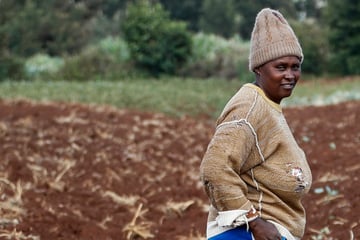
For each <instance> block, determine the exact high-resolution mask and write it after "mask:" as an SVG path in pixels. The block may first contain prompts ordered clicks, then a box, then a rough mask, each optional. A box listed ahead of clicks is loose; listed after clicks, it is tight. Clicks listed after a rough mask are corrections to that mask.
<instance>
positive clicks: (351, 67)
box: [327, 0, 360, 75]
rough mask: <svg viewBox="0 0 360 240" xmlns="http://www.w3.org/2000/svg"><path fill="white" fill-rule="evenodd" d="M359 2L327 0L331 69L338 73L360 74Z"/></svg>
mask: <svg viewBox="0 0 360 240" xmlns="http://www.w3.org/2000/svg"><path fill="white" fill-rule="evenodd" d="M359 16H360V1H352V0H344V1H337V0H329V1H328V7H327V20H328V24H329V27H330V36H329V41H330V47H331V49H332V64H333V66H332V67H331V69H336V71H338V73H340V74H345V75H351V74H360V68H359V66H360V17H359Z"/></svg>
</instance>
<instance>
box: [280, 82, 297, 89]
mask: <svg viewBox="0 0 360 240" xmlns="http://www.w3.org/2000/svg"><path fill="white" fill-rule="evenodd" d="M280 86H281V87H282V88H283V89H286V90H292V89H293V88H294V87H295V83H283V84H281V85H280Z"/></svg>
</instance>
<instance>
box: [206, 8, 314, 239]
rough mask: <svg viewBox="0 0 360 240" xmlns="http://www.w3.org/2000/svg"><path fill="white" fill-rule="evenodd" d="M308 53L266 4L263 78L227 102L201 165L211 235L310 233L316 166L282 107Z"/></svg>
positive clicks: (256, 41) (260, 23)
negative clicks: (307, 207) (308, 203)
mask: <svg viewBox="0 0 360 240" xmlns="http://www.w3.org/2000/svg"><path fill="white" fill-rule="evenodd" d="M302 60H303V53H302V49H301V46H300V44H299V42H298V40H297V38H296V36H295V34H294V32H293V30H292V29H291V27H290V26H289V24H288V22H287V21H286V20H285V19H284V17H283V16H282V15H281V13H280V12H278V11H275V10H272V9H269V8H266V9H263V10H261V11H260V12H259V13H258V15H257V17H256V21H255V25H254V29H253V32H252V36H251V48H250V57H249V69H250V70H251V71H253V72H254V73H255V78H256V80H255V82H254V83H252V84H250V83H248V84H245V85H244V86H243V87H242V88H240V90H239V91H238V92H237V93H236V94H235V95H234V96H233V97H232V98H231V99H230V101H229V102H228V103H227V105H226V106H225V108H224V110H223V112H222V113H221V115H220V117H219V118H218V121H217V128H216V131H215V134H214V136H213V138H212V140H211V142H210V143H209V146H208V149H207V151H206V153H205V155H204V158H203V160H202V163H201V166H200V170H201V178H202V181H203V184H204V187H205V191H206V193H207V195H208V197H209V199H210V202H211V206H210V210H209V216H208V224H207V238H208V239H210V240H221V239H227V240H229V239H256V240H263V239H267V240H273V239H274V240H275V239H288V240H294V239H300V238H301V237H302V236H303V235H304V230H305V211H304V208H303V206H302V203H301V199H302V197H303V196H304V194H305V193H307V192H308V191H309V188H310V185H311V180H312V179H311V172H310V169H309V166H308V163H307V161H306V157H305V154H304V152H303V151H302V150H301V149H300V147H299V146H298V145H297V143H296V141H295V139H294V137H293V135H292V133H291V130H290V128H289V126H288V124H287V123H286V120H285V118H284V115H283V113H282V109H281V106H280V102H281V100H282V99H283V98H286V97H289V96H290V95H291V93H292V90H293V89H294V87H295V85H296V83H297V81H298V80H299V78H300V75H301V63H302Z"/></svg>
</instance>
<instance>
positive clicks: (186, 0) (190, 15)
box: [159, 0, 204, 32]
mask: <svg viewBox="0 0 360 240" xmlns="http://www.w3.org/2000/svg"><path fill="white" fill-rule="evenodd" d="M159 2H160V3H161V4H162V5H163V6H164V8H165V9H166V10H167V11H168V12H169V13H170V17H171V18H172V19H174V20H180V21H185V22H187V23H188V28H189V29H190V30H192V31H194V32H196V31H198V30H199V18H200V16H201V6H202V4H203V2H204V0H182V1H179V0H159Z"/></svg>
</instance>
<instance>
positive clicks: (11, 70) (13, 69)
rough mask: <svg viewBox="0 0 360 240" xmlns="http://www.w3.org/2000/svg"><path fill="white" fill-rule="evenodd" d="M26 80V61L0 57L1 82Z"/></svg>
mask: <svg viewBox="0 0 360 240" xmlns="http://www.w3.org/2000/svg"><path fill="white" fill-rule="evenodd" d="M22 78H24V61H23V60H22V59H21V58H19V57H16V56H12V55H8V54H4V55H3V56H0V81H2V80H6V79H17V80H18V79H22Z"/></svg>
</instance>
